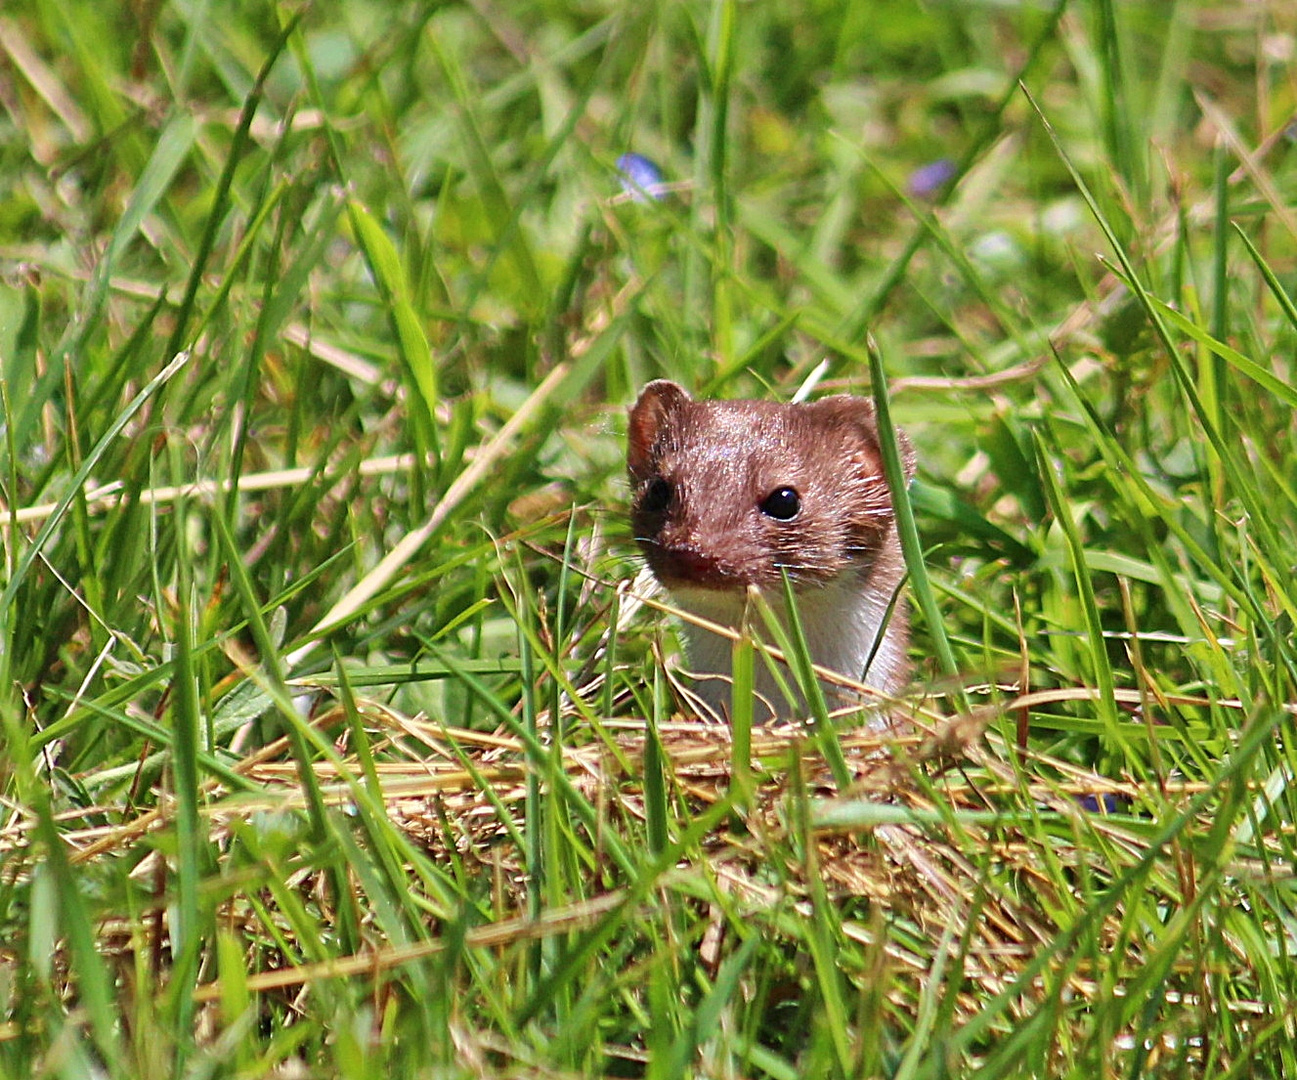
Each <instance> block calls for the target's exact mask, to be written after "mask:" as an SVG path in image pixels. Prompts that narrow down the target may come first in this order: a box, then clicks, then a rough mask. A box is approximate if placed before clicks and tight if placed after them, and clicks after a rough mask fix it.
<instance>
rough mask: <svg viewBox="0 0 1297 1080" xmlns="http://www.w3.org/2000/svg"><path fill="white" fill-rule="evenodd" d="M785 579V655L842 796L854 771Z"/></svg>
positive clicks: (791, 590)
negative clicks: (787, 647) (831, 717)
mask: <svg viewBox="0 0 1297 1080" xmlns="http://www.w3.org/2000/svg"><path fill="white" fill-rule="evenodd" d="M781 572H782V575H783V591H784V609H785V610H786V611H787V613H788V636H789V639H790V644H791V645H792V649H791V652H790V653H786V654H785V655H787V656H788V661H789V663H790V664H791V665H792V667H793V670H794V671H795V672H796V674H797V683H798V685H799V686H800V687H801V690H802V694H803V695H804V696H805V699H806V704H807V708H808V709H809V711H810V718H811V719H812V720H813V721H814V729H813V730H814V733H815V737H816V741H817V742H818V743H819V745H820V750H821V752H822V753H823V754H824V759H825V761H827V762H828V764H829V770H830V771H831V772H832V773H833V783H834V784H835V785H836V786H837V789H838V791H839V792H843V791H846V790H847V788H849V787H850V786H851V770H850V769H849V768H847V759H846V758H845V757H844V756H843V754H842V745H841V744H840V743H839V742H838V733H837V731H836V729H835V728H834V726H833V723H832V722H831V721H830V720H829V707H828V704H827V702H825V700H824V688H823V687H822V686H821V685H820V680H819V679H818V678H816V676H815V672H814V670H813V669H812V666H811V649H810V645H809V644H808V643H807V640H806V630H805V628H804V627H803V626H802V619H801V613H800V612H799V611H798V610H797V596H796V594H795V593H794V592H793V583H792V579H791V578H789V576H788V572H787V570H784V571H781Z"/></svg>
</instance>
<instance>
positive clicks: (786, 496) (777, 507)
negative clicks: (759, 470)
mask: <svg viewBox="0 0 1297 1080" xmlns="http://www.w3.org/2000/svg"><path fill="white" fill-rule="evenodd" d="M801 508H802V497H801V496H800V495H798V494H797V492H796V491H794V490H793V489H792V488H790V487H781V488H776V489H775V490H774V491H772V492H771V493H770V494H769V495H767V496H766V497H765V498H764V499H762V500H761V512H762V513H763V514H765V515H766V517H772V518H774V519H775V520H776V521H792V519H793V518H795V517H796V516H797V512H798V511H799V510H801Z"/></svg>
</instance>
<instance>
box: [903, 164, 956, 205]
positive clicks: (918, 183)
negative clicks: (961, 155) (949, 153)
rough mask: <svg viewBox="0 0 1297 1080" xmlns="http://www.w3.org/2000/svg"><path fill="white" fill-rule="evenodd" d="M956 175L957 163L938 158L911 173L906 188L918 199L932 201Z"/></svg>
mask: <svg viewBox="0 0 1297 1080" xmlns="http://www.w3.org/2000/svg"><path fill="white" fill-rule="evenodd" d="M954 175H955V163H954V162H953V161H951V160H950V159H949V158H937V160H936V161H930V162H928V164H926V165H920V166H919V167H918V168H917V169H915V170H914V172H912V173H910V180H909V183H908V184H907V185H906V187H908V188H909V191H910V194H911V195H912V196H914V198H916V199H931V198H933V197H934V196H935V195H936V194H937V193H938V192H939V191H941V189H942V188H943V187H945V186H946V184H948V183H949V182H950V180H951V179H952V178H953V177H954Z"/></svg>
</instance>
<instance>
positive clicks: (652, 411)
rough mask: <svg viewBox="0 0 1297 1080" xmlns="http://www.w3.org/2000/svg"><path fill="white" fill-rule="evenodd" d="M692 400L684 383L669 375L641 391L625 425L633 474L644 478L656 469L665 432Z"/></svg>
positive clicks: (627, 455) (629, 463)
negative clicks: (655, 462)
mask: <svg viewBox="0 0 1297 1080" xmlns="http://www.w3.org/2000/svg"><path fill="white" fill-rule="evenodd" d="M692 400H693V398H691V397H690V396H689V394H688V393H687V392H686V391H685V388H684V387H683V386H681V385H680V384H679V383H673V382H671V380H670V379H654V380H653V381H652V382H651V383H649V384H648V385H647V386H645V387H644V389H643V390H641V391H640V395H639V399H638V400H637V401H636V402H635V404H634V405H633V406H631V410H630V424H629V425H628V426H627V429H626V466H627V468H628V469H629V470H630V474H631V476H632V477H637V478H643V477H645V476H648V475H650V474H651V473H652V472H653V461H654V459H655V458H656V457H657V454H658V447H659V445H660V443H661V441H662V438H663V433H664V432H665V431H668V430H670V428H671V427H672V425H673V424H674V423H675V421H676V418H677V417H678V415H679V413H680V410H681V409H683V408H684V407H685V406H686V405H688V404H689V403H690V402H691V401H692Z"/></svg>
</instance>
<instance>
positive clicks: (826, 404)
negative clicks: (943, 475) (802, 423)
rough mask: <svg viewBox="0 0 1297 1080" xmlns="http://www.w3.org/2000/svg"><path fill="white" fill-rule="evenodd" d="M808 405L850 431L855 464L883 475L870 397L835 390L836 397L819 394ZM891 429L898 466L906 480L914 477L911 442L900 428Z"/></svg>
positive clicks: (881, 457)
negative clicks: (902, 470) (855, 450)
mask: <svg viewBox="0 0 1297 1080" xmlns="http://www.w3.org/2000/svg"><path fill="white" fill-rule="evenodd" d="M810 408H813V409H816V410H819V412H820V415H821V416H823V417H825V418H826V419H828V420H829V422H830V423H832V424H834V425H835V426H840V427H841V428H843V429H845V430H848V431H850V432H852V441H853V443H854V444H856V445H858V447H859V450H858V452H857V453H856V455H855V457H856V459H857V463H858V465H860V466H861V467H862V469H863V470H864V471H865V472H867V473H869V474H870V475H873V476H881V475H882V472H883V455H882V451H881V449H880V448H879V436H878V417H877V416H876V414H875V412H874V403H873V401H872V400H870V399H869V398H864V397H850V396H848V395H846V394H838V395H836V396H835V397H827V398H821V399H820V400H819V401H817V402H815V403H814V404H813V405H811V406H810ZM892 430H893V431H895V432H896V448H897V450H899V451H900V453H901V468H902V469H904V471H905V480H906V483H909V481H911V480H913V479H914V468H915V458H914V445H913V443H911V442H910V438H909V436H908V435H906V434H905V432H903V431H902V430H901V429H900V428H898V427H894V428H893V429H892Z"/></svg>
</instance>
